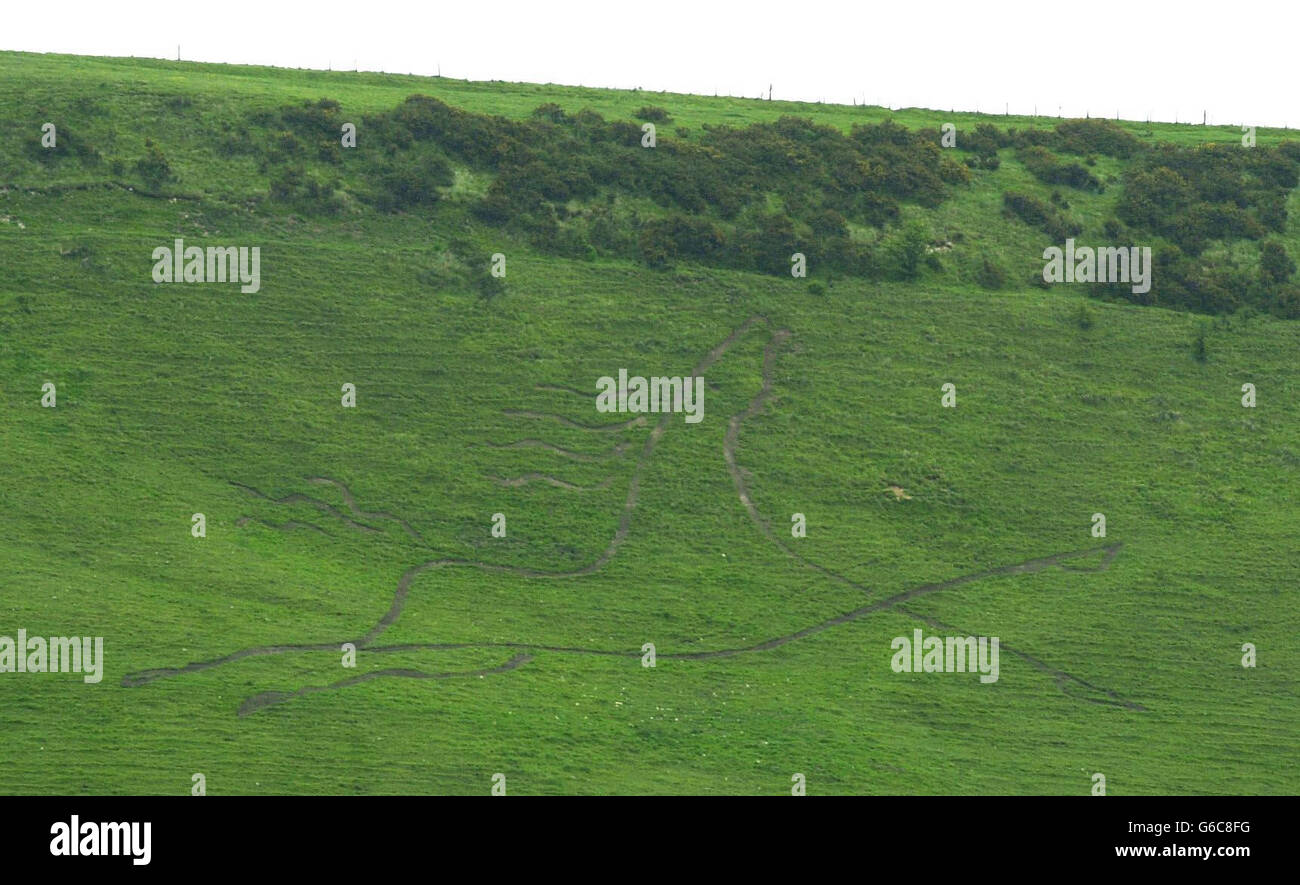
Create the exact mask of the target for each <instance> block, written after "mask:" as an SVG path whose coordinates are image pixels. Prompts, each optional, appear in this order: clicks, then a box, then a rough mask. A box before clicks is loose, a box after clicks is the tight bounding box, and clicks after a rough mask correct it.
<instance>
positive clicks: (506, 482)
mask: <svg viewBox="0 0 1300 885" xmlns="http://www.w3.org/2000/svg"><path fill="white" fill-rule="evenodd" d="M489 479H492V480H494V481H495V482H498V483H500V484H501V485H503V486H506V487H507V488H512V489H513V488H518V487H519V486H526V485H528V484H529V483H530V482H544V483H548V484H549V485H553V486H555V487H556V488H560V489H568V490H569V491H571V492H598V491H601V490H602V489H607V488H609V487H610V485H611V484H612V483H613V482H614V480H613V478H611V477H607V478H606V479H605V480H604V481H603V482H600V483H598V484H596V485H594V486H579V485H574V484H573V483H571V482H566V481H565V480H562V479H559V478H557V477H554V476H550V475H548V474H545V473H525V474H524V475H523V476H516V477H512V478H509V479H507V478H505V477H501V476H493V477H489Z"/></svg>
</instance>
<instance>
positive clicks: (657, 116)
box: [634, 105, 673, 123]
mask: <svg viewBox="0 0 1300 885" xmlns="http://www.w3.org/2000/svg"><path fill="white" fill-rule="evenodd" d="M634 116H635V117H636V118H637V119H638V120H645V121H647V122H650V123H671V122H672V119H673V118H672V117H670V116H668V112H667V111H666V110H664V109H663V108H660V107H655V106H654V105H646V106H645V107H643V108H640V109H639V110H638V111H637V112H636V114H634Z"/></svg>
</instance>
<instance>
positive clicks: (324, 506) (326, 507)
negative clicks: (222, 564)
mask: <svg viewBox="0 0 1300 885" xmlns="http://www.w3.org/2000/svg"><path fill="white" fill-rule="evenodd" d="M230 484H231V485H232V486H234V487H235V488H237V489H243V490H244V491H246V492H248V493H249V494H250V495H255V496H257V497H259V498H261V499H263V500H265V501H270V502H271V503H272V504H310V505H311V506H312V507H315V508H316V509H317V510H319V511H321V512H322V513H328V514H330V515H331V516H336V517H338V518H339V519H340V520H342V521H343V522H344V523H346V524H347V525H350V526H352V527H353V528H354V529H360V530H361V531H363V532H372V533H374V534H380V533H381V531H380V529H377V528H375V527H374V526H372V525H366V524H364V523H360V522H357V521H356V520H354V519H352V518H351V517H349V516H348V515H347V514H346V513H344V512H343V511H342V510H339V509H338V508H337V507H335V506H334V505H333V504H330V503H329V502H327V501H322V500H321V499H320V498H313V497H311V496H310V495H300V494H297V493H295V494H292V495H285V496H284V497H283V498H273V497H271V496H270V495H268V494H266V493H265V492H263V491H261V490H260V489H255V488H253V487H252V486H250V485H245V484H244V483H242V482H235V481H234V480H231V481H230Z"/></svg>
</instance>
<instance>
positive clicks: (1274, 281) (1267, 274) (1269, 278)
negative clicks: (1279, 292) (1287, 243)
mask: <svg viewBox="0 0 1300 885" xmlns="http://www.w3.org/2000/svg"><path fill="white" fill-rule="evenodd" d="M1294 273H1295V262H1294V261H1292V260H1291V256H1290V255H1288V254H1287V251H1286V249H1285V248H1284V247H1283V246H1282V244H1281V243H1279V242H1277V241H1276V240H1266V241H1265V242H1263V243H1261V244H1260V247H1259V276H1260V279H1261V280H1263V282H1264V283H1265V284H1266V285H1278V284H1281V283H1285V282H1286V281H1287V280H1289V279H1291V275H1292V274H1294Z"/></svg>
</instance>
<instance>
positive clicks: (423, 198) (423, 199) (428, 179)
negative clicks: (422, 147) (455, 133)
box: [376, 154, 455, 211]
mask: <svg viewBox="0 0 1300 885" xmlns="http://www.w3.org/2000/svg"><path fill="white" fill-rule="evenodd" d="M454 180H455V176H454V175H453V174H452V171H451V167H450V166H449V165H448V164H447V162H446V161H445V160H443V159H442V158H440V157H436V156H432V155H429V154H424V155H419V156H415V157H401V158H399V159H398V160H396V161H394V162H393V163H392V164H390V165H389V166H388V167H387V168H386V169H385V170H384V171H383V172H381V173H380V175H379V178H378V185H379V192H378V194H377V198H376V202H377V203H378V204H379V206H380V207H381V208H383V209H385V210H387V211H393V210H397V209H411V208H416V207H419V206H432V205H434V204H435V203H437V202H438V199H439V197H440V194H439V192H438V188H439V187H440V186H442V187H446V186H448V185H450V184H451V183H452V181H454Z"/></svg>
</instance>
